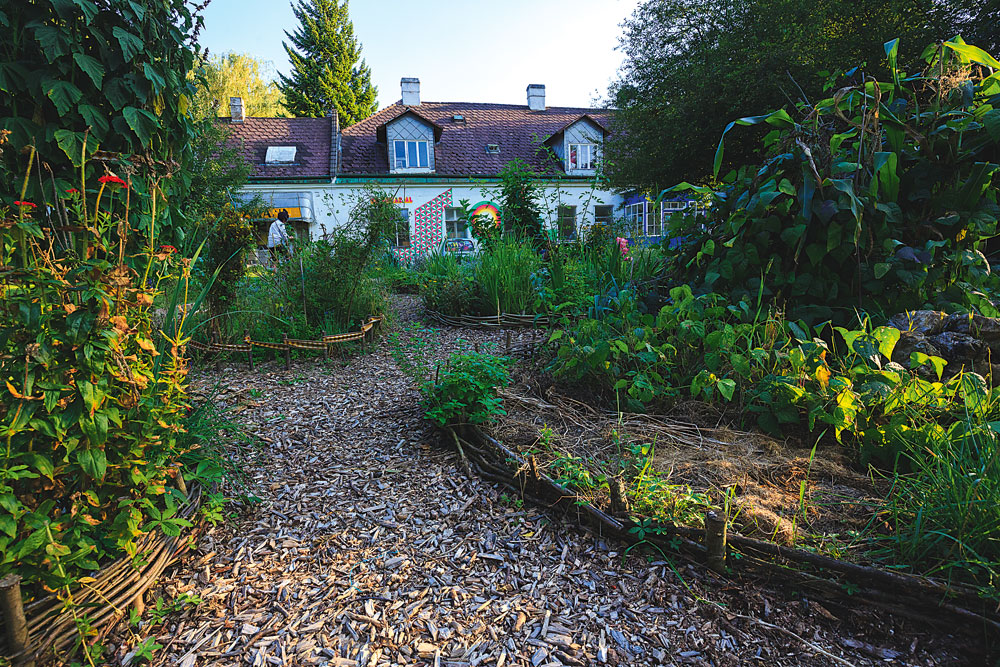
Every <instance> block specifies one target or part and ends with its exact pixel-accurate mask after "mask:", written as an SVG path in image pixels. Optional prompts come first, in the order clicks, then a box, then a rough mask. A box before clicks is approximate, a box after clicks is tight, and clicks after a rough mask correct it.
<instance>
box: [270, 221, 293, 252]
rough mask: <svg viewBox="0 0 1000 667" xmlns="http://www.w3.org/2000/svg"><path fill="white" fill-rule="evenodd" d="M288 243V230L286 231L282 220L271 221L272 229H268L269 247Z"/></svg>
mask: <svg viewBox="0 0 1000 667" xmlns="http://www.w3.org/2000/svg"><path fill="white" fill-rule="evenodd" d="M287 243H288V232H287V231H285V225H284V223H283V222H281V220H275V221H274V222H272V223H271V227H270V229H268V231H267V247H268V248H277V247H278V246H283V245H286V244H287Z"/></svg>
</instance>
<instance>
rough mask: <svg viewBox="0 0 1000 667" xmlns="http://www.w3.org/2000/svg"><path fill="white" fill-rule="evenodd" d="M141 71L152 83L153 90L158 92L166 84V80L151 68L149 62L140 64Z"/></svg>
mask: <svg viewBox="0 0 1000 667" xmlns="http://www.w3.org/2000/svg"><path fill="white" fill-rule="evenodd" d="M142 71H143V73H144V74H145V75H146V78H147V79H148V80H149V81H150V83H152V84H153V92H154V93H157V94H158V93H159V92H160V91H161V90H163V88H164V87H165V86H166V85H167V82H166V81H165V80H164V79H163V77H162V76H160V73H159V72H157V71H156V70H155V69H153V66H152V65H150V64H149V63H143V64H142Z"/></svg>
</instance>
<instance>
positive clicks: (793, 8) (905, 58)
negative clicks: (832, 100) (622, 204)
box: [608, 0, 998, 190]
mask: <svg viewBox="0 0 1000 667" xmlns="http://www.w3.org/2000/svg"><path fill="white" fill-rule="evenodd" d="M997 4H998V3H997V1H996V0H989V1H988V2H986V3H983V2H971V1H969V0H810V1H809V2H806V1H804V0H646V2H644V3H643V4H642V5H640V7H639V8H638V9H637V10H636V12H635V13H634V14H633V15H632V17H631V18H629V19H628V20H626V22H625V24H624V36H623V37H622V49H623V51H624V53H625V63H624V65H623V68H622V70H621V74H620V77H619V79H618V81H616V82H615V83H614V84H613V85H612V87H611V90H610V101H611V103H612V104H613V105H614V106H615V107H617V108H618V109H619V112H618V122H619V129H620V130H621V131H620V132H618V133H617V134H616V136H615V137H614V138H612V139H611V141H610V142H609V147H608V173H609V176H610V177H611V179H612V181H613V183H614V184H616V185H619V186H622V187H631V186H639V187H641V188H645V189H649V190H657V189H659V188H662V187H669V186H671V185H674V184H675V183H677V182H680V181H684V180H688V181H691V180H697V179H699V178H704V177H706V176H707V175H708V174H709V173H710V170H711V165H712V156H713V154H714V152H715V146H716V145H717V144H718V141H719V135H720V134H721V133H722V130H723V128H724V127H725V125H726V123H728V122H730V121H732V120H734V119H736V118H738V117H741V116H749V115H754V114H759V113H764V112H766V111H769V110H772V109H777V108H781V107H785V108H787V109H789V110H792V108H793V107H794V106H795V105H796V104H798V103H800V102H802V101H804V100H806V99H814V98H816V97H818V96H819V95H820V94H821V93H822V92H823V88H824V85H826V84H828V82H829V83H832V75H833V74H834V73H836V71H837V70H839V71H845V70H851V69H852V68H854V67H859V68H860V69H859V70H858V73H857V74H856V76H860V73H861V72H864V73H866V74H869V73H870V74H877V75H881V76H884V74H885V71H886V70H885V54H884V53H883V50H882V45H883V44H884V43H885V42H887V41H889V40H891V39H893V38H896V37H899V38H901V43H902V44H903V45H904V49H905V50H906V51H905V53H902V54H901V55H900V62H901V63H907V62H910V61H913V60H914V59H916V58H917V57H918V56H919V55H920V53H921V51H922V49H923V47H924V46H925V45H926V44H928V43H929V42H932V41H935V40H940V39H948V38H950V37H951V36H953V35H954V34H955V33H956V32H959V31H961V32H968V33H970V34H971V33H976V37H975V38H973V39H967V41H969V42H970V43H976V41H975V40H976V39H979V37H980V33H983V32H990V31H992V32H993V33H995V32H996V28H995V22H994V21H990V20H988V19H987V17H988V16H989V12H987V11H986V9H985V7H986V5H993V6H994V9H996V5H997ZM993 16H996V12H995V11H994V13H993ZM992 39H993V40H994V41H995V40H996V39H997V37H996V35H995V34H993V36H992ZM979 41H980V42H981V43H979V46H982V47H984V48H987V49H988V50H989V48H990V46H991V44H990V43H989V41H990V40H989V39H986V40H985V42H984V41H983V40H982V39H979ZM759 138H760V134H757V133H753V132H747V133H745V134H744V135H743V136H742V137H741V138H740V140H739V141H738V142H734V143H733V144H732V145H731V146H730V147H729V148H728V150H727V154H726V156H727V160H728V161H729V162H728V163H729V164H742V163H744V162H746V161H748V160H752V158H753V153H754V151H755V148H754V146H756V145H759V143H758V140H759Z"/></svg>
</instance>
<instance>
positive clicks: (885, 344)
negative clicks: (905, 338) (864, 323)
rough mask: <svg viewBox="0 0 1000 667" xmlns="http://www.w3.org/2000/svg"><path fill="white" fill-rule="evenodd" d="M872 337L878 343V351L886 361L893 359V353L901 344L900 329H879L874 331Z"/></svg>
mask: <svg viewBox="0 0 1000 667" xmlns="http://www.w3.org/2000/svg"><path fill="white" fill-rule="evenodd" d="M872 336H874V338H875V340H877V341H878V351H879V352H881V353H882V356H883V357H885V358H886V359H892V352H893V350H895V349H896V343H898V342H899V336H900V333H899V329H896V328H894V327H878V328H876V329H875V330H874V331H872Z"/></svg>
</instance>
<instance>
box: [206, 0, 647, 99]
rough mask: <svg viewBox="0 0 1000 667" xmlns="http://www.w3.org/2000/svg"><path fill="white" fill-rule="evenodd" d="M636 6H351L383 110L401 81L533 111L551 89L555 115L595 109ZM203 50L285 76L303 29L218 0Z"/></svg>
mask: <svg viewBox="0 0 1000 667" xmlns="http://www.w3.org/2000/svg"><path fill="white" fill-rule="evenodd" d="M637 4H638V0H495V1H491V0H466V1H465V2H461V1H458V0H353V1H352V2H351V4H350V8H351V18H352V20H353V21H354V34H355V36H356V37H357V38H358V40H359V41H360V42H361V44H362V55H363V57H364V58H365V60H366V61H367V62H368V65H369V66H370V67H371V69H372V79H373V81H374V83H375V85H376V86H378V97H379V107H384V106H386V105H388V104H391V103H393V102H395V101H396V100H398V99H399V97H400V89H399V80H400V78H401V77H405V76H415V77H417V78H419V79H420V87H421V99H423V100H426V101H432V102H500V103H507V104H525V103H526V96H525V88H526V87H527V85H528V84H529V83H541V84H545V88H546V91H545V92H546V103H547V104H548V105H549V106H590V105H591V104H592V102H594V101H595V100H596V99H600V98H604V97H605V96H606V95H607V90H608V84H609V83H610V82H611V81H612V80H613V79H614V77H615V73H616V72H617V70H618V67H619V66H620V65H621V62H622V54H621V52H620V51H618V50H616V47H617V46H618V37H619V35H620V34H621V28H620V24H621V22H622V21H623V20H624V19H625V17H626V16H628V15H630V14H631V13H632V11H633V10H634V9H635V7H636V5H637ZM204 15H205V29H204V30H203V32H202V34H201V39H200V41H201V44H202V46H203V47H206V48H208V49H209V50H210V51H211V52H212V53H224V52H227V51H237V52H244V53H250V54H252V55H254V56H256V57H257V58H260V59H263V60H265V61H270V62H271V63H273V65H274V68H275V69H276V70H277V71H279V72H284V73H287V71H288V68H289V65H288V58H287V57H286V56H285V51H284V49H283V48H282V46H281V42H282V40H283V39H285V30H288V31H291V30H293V29H294V28H295V27H296V25H297V21H296V20H295V16H294V15H293V14H292V10H291V4H290V2H288V0H213V1H212V3H211V4H210V5H209V6H208V9H207V10H206V11H205V14H204Z"/></svg>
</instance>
